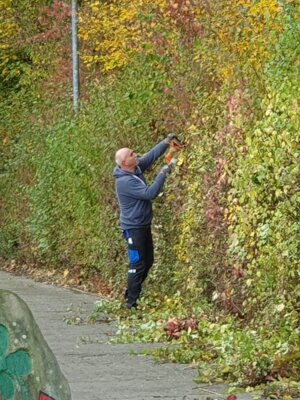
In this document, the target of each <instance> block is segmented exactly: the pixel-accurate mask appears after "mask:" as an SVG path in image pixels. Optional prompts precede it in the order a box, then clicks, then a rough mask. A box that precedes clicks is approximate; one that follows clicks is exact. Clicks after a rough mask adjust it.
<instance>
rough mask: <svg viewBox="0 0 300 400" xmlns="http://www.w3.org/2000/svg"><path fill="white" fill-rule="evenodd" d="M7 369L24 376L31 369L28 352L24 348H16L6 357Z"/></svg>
mask: <svg viewBox="0 0 300 400" xmlns="http://www.w3.org/2000/svg"><path fill="white" fill-rule="evenodd" d="M6 362H7V369H8V370H9V371H10V372H11V373H12V374H14V375H16V376H18V377H21V376H26V375H28V374H29V373H30V371H31V369H32V362H31V358H30V356H29V354H28V353H27V352H26V351H24V350H18V351H16V352H15V353H12V354H10V355H9V356H8V357H7V358H6Z"/></svg>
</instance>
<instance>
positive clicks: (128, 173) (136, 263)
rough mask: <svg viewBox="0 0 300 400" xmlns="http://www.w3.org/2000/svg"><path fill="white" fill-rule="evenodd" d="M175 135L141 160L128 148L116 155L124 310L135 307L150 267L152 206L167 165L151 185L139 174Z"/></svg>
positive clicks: (151, 261)
mask: <svg viewBox="0 0 300 400" xmlns="http://www.w3.org/2000/svg"><path fill="white" fill-rule="evenodd" d="M175 138H176V137H175V135H173V134H169V135H168V137H167V138H166V139H164V140H162V141H161V142H160V143H158V144H157V145H156V146H154V147H153V148H152V149H151V150H150V151H149V152H148V153H147V154H145V155H144V156H143V157H137V155H136V154H135V152H134V151H133V150H131V149H129V148H122V149H119V150H118V151H117V152H116V155H115V161H116V164H117V165H116V167H115V168H114V172H113V176H114V177H115V187H116V195H117V199H118V203H119V207H120V226H121V229H122V231H123V235H124V238H125V240H126V242H127V246H128V258H129V269H128V286H127V290H126V292H125V298H126V300H127V308H132V307H137V299H138V298H139V295H140V293H141V289H142V283H143V282H144V280H145V279H146V277H147V274H148V272H149V269H150V268H151V267H152V264H153V241H152V234H151V221H152V204H151V200H153V199H155V197H157V195H158V194H159V193H160V191H161V189H162V187H163V184H164V182H165V179H166V176H167V174H168V172H170V170H171V164H172V163H171V164H169V165H166V166H164V167H163V168H162V169H161V170H160V171H159V173H158V175H157V176H156V178H155V179H154V182H153V183H152V185H150V186H148V185H147V184H146V181H145V178H144V176H143V172H144V171H145V170H146V169H148V168H149V167H150V166H151V165H152V164H153V163H154V162H155V161H156V160H157V159H158V158H159V157H160V156H161V155H162V154H163V153H164V152H165V151H166V149H167V148H168V146H169V145H170V144H171V150H172V151H173V153H174V152H176V151H178V150H177V149H176V148H175V147H174V146H173V143H174V140H175Z"/></svg>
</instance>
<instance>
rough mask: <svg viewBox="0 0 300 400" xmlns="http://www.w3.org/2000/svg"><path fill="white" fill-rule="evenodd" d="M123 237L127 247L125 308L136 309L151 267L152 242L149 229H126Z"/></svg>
mask: <svg viewBox="0 0 300 400" xmlns="http://www.w3.org/2000/svg"><path fill="white" fill-rule="evenodd" d="M123 235H124V237H125V239H126V242H127V245H128V259H129V267H128V286H127V293H126V294H127V307H128V308H131V307H136V302H137V299H138V298H139V295H140V293H141V290H142V283H143V282H144V280H145V279H146V277H147V275H148V272H149V269H150V268H151V267H152V265H153V257H154V256H153V241H152V234H151V227H150V226H148V227H145V228H136V229H127V230H124V231H123Z"/></svg>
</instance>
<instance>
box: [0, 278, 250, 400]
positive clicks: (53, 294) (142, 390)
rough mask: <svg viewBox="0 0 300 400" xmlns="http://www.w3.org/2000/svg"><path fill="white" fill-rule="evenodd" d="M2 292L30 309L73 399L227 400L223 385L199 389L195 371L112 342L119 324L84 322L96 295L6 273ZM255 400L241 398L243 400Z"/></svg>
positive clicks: (247, 396)
mask: <svg viewBox="0 0 300 400" xmlns="http://www.w3.org/2000/svg"><path fill="white" fill-rule="evenodd" d="M0 289H3V290H10V291H12V292H14V293H16V294H17V295H19V296H20V297H21V298H22V299H23V300H24V301H25V302H26V303H27V305H28V306H29V308H30V309H31V312H32V313H33V316H34V318H35V320H36V322H37V324H38V325H39V327H40V329H41V331H42V333H43V335H44V337H45V339H46V341H47V343H48V345H49V346H50V348H51V350H52V351H53V353H54V355H55V356H56V358H57V361H58V363H59V365H60V367H61V370H62V372H63V373H64V375H65V377H66V378H67V380H68V382H69V384H70V387H71V392H72V400H154V399H164V400H207V399H208V398H209V399H217V400H221V399H224V398H226V395H224V394H222V392H223V391H224V388H225V386H223V385H199V384H196V383H195V382H194V379H195V378H196V377H197V370H196V369H193V368H191V367H189V366H187V365H180V364H172V363H163V364H157V363H155V362H154V361H153V360H152V358H151V357H149V356H139V355H132V354H130V353H132V352H135V353H138V352H139V351H140V350H142V349H144V348H145V347H146V345H143V344H142V345H140V344H111V343H109V340H110V339H111V337H112V336H114V335H115V332H116V326H115V325H114V323H107V322H105V321H102V322H101V321H99V322H97V323H96V324H86V323H84V321H85V319H86V317H87V316H88V315H90V313H91V312H92V310H93V309H94V304H95V301H97V300H98V299H99V297H97V296H95V295H92V294H86V293H83V292H79V291H76V290H72V289H68V288H61V287H56V286H53V285H50V284H47V283H40V282H34V281H32V280H30V279H28V278H27V277H23V276H15V275H12V274H9V273H7V272H4V271H0ZM76 316H77V317H78V318H80V321H82V322H80V323H79V324H73V323H72V321H73V319H72V318H75V317H76ZM67 321H69V322H70V323H69V324H68V323H67ZM75 322H76V321H75ZM251 397H252V396H251V395H250V394H240V395H238V400H250V399H251Z"/></svg>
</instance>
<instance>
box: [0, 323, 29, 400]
mask: <svg viewBox="0 0 300 400" xmlns="http://www.w3.org/2000/svg"><path fill="white" fill-rule="evenodd" d="M8 348H9V334H8V330H7V328H6V327H5V326H4V325H0V395H1V396H2V397H3V400H9V399H13V398H14V397H15V393H16V392H17V391H18V390H19V391H20V393H21V398H22V400H29V396H28V388H27V385H26V382H25V381H24V379H23V378H25V377H26V376H27V375H28V374H30V372H31V371H32V362H31V358H30V355H29V354H28V352H27V351H24V350H17V351H15V352H14V353H10V354H7V352H8Z"/></svg>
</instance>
